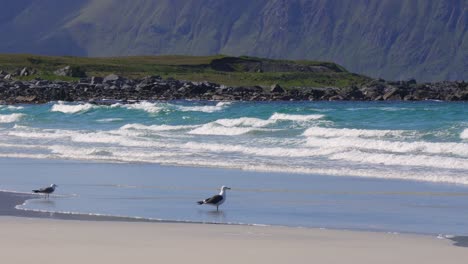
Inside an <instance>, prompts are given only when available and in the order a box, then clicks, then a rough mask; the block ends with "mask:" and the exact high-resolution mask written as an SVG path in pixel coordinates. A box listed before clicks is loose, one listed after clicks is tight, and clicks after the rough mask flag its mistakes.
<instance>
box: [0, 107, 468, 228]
mask: <svg viewBox="0 0 468 264" xmlns="http://www.w3.org/2000/svg"><path fill="white" fill-rule="evenodd" d="M0 158H6V161H4V162H3V163H4V164H5V165H8V164H10V163H11V162H10V163H9V162H8V161H11V160H12V158H15V159H14V160H16V159H18V158H20V159H33V160H36V162H33V163H32V164H33V165H30V167H31V166H32V167H34V166H37V164H42V163H40V162H39V161H43V162H45V161H47V162H51V161H54V162H57V163H58V164H61V165H60V166H58V167H60V168H63V167H67V166H68V165H69V166H71V167H73V170H72V171H69V172H68V173H69V174H72V175H74V177H72V178H73V179H72V180H70V178H68V177H66V176H64V175H63V174H66V173H65V172H63V171H61V169H56V167H57V166H52V165H50V164H49V163H47V162H46V163H45V164H49V165H50V166H49V168H50V170H51V175H52V176H51V177H52V178H41V176H38V178H36V179H35V180H44V179H48V180H50V181H51V180H54V182H55V183H57V184H59V185H61V184H60V182H62V183H64V184H65V186H67V184H69V185H70V186H67V187H69V188H68V189H65V190H63V189H61V190H62V191H63V193H62V194H63V195H65V196H66V198H63V199H59V201H60V202H57V201H56V203H59V204H60V205H57V204H55V205H54V206H53V208H48V207H47V206H44V204H43V201H39V202H37V201H36V202H34V201H30V202H28V203H27V204H26V205H24V206H23V209H37V210H50V211H54V210H56V211H70V212H72V211H74V212H82V213H102V214H113V215H125V216H138V217H148V218H155V219H165V220H183V221H208V222H210V221H212V222H233V223H257V224H280V225H292V226H315V227H319V226H328V227H330V226H331V227H338V228H339V227H344V228H348V227H349V228H364V229H368V228H370V227H372V226H380V225H379V221H378V219H375V218H376V217H381V218H380V219H381V220H382V221H383V220H384V219H385V218H386V217H385V216H384V215H379V214H378V213H377V212H376V211H379V210H384V211H385V210H396V211H395V212H397V213H396V215H399V216H400V217H401V218H403V219H405V217H409V216H408V215H413V216H414V217H415V218H417V219H425V218H428V219H430V218H431V217H432V218H434V217H436V216H434V215H432V213H434V214H436V212H432V211H431V210H429V209H426V210H422V211H424V212H419V215H420V216H416V214H415V213H412V212H413V211H418V210H415V209H414V207H415V206H412V207H408V208H406V207H404V206H403V207H404V208H405V209H402V208H403V207H402V205H401V203H406V202H407V201H409V202H410V203H413V204H417V205H420V206H421V208H432V207H431V202H430V200H433V201H434V202H435V204H437V206H438V208H439V210H441V211H442V212H439V213H441V214H442V213H443V214H445V215H447V218H449V219H451V220H454V221H455V222H450V223H448V222H447V221H448V220H447V221H445V222H444V221H443V220H441V221H439V222H440V223H439V224H438V225H430V226H429V227H427V229H432V230H438V231H440V232H461V233H463V232H468V229H467V228H465V226H464V224H461V223H464V222H463V221H466V222H468V212H467V211H466V210H461V208H464V206H466V207H468V199H466V198H467V197H466V196H468V192H467V190H468V104H466V103H445V102H432V101H431V102H269V103H252V102H235V103H228V102H221V103H220V102H189V101H175V102H139V103H135V104H127V105H124V104H119V103H115V104H112V105H107V106H98V105H92V104H88V103H81V104H76V103H75V104H71V103H63V102H56V103H50V104H46V105H33V106H29V105H23V106H0ZM64 160H68V162H69V163H67V162H65V163H63V161H64ZM61 161H62V162H61ZM52 163H53V162H52ZM96 163H97V164H104V165H102V166H104V167H99V168H101V169H100V170H99V171H101V172H102V173H101V174H105V176H102V175H101V176H98V175H95V174H94V173H93V171H92V170H91V169H84V168H92V164H96ZM34 164H35V165H34ZM53 164H55V163H53ZM64 164H68V165H67V166H65V165H64ZM70 164H71V165H70ZM79 164H81V165H79ZM83 164H86V165H83ZM72 165H73V166H72ZM96 166H97V165H96ZM119 166H122V168H125V169H123V170H124V171H125V170H128V173H126V174H124V175H123V173H122V172H120V170H119V169H116V168H118V167H119ZM173 166H174V167H173ZM4 167H5V166H4ZM7 167H8V166H7ZM20 167H21V166H20ZM105 168H108V170H109V171H105ZM130 168H131V169H130ZM151 168H152V169H151ZM209 168H212V169H209ZM80 170H84V171H83V173H81V174H80V175H77V174H76V173H75V172H76V171H80ZM151 170H155V171H157V172H158V173H155V174H157V175H154V176H151ZM161 170H162V171H165V172H167V173H166V174H164V175H162V174H161V173H160V171H161ZM12 171H14V169H12ZM201 172H203V173H201ZM25 173H26V172H25ZM139 173H142V174H144V176H141V177H139V176H135V175H138V174H139ZM13 174H14V173H13ZM26 174H28V173H26ZM85 174H86V175H85ZM181 174H184V175H181ZM203 174H205V175H208V176H204V175H203ZM214 174H216V175H218V176H216V175H214ZM9 175H12V174H9ZM9 175H2V177H4V179H3V181H4V182H9V184H3V188H2V189H14V190H19V191H21V190H23V189H24V190H26V189H28V188H30V187H32V185H33V184H39V183H40V182H37V181H35V180H32V178H34V176H31V175H28V176H27V177H26V176H24V177H23V176H21V175H23V174H21V175H16V176H15V177H13V176H9ZM90 175H92V176H90ZM42 177H45V176H42ZM15 179H18V182H15ZM19 179H21V180H19ZM102 179H105V183H102V182H101V180H102ZM112 179H115V181H113V180H112ZM118 179H119V180H118ZM156 179H157V180H156ZM120 180H122V181H123V183H119V181H120ZM182 180H184V183H182ZM28 181H30V182H31V184H28ZM132 181H136V182H138V184H133V183H132ZM158 181H162V182H163V183H164V184H163V186H161V187H158ZM223 181H224V182H223ZM72 182H74V183H72ZM76 182H82V183H81V185H79V184H77V183H76ZM186 182H189V183H190V185H187V184H186ZM225 182H233V183H234V184H235V185H237V186H231V187H233V189H234V190H235V189H236V187H237V188H238V192H235V191H233V192H232V193H233V200H235V199H238V201H242V199H241V196H240V193H244V194H249V197H251V198H252V197H253V199H254V200H257V201H263V199H267V200H268V199H270V200H274V201H276V207H275V206H273V205H271V204H268V203H267V202H266V201H263V203H264V204H265V206H267V208H269V210H267V211H268V212H270V213H271V214H272V215H274V216H275V219H276V220H274V221H273V220H269V218H267V217H266V216H265V215H263V216H260V215H259V213H258V215H257V214H256V213H257V212H259V211H258V210H256V209H255V208H256V207H249V206H247V205H245V204H244V205H243V206H245V208H243V207H240V208H238V209H237V210H240V211H242V210H244V209H245V210H247V209H248V210H250V211H249V212H250V214H249V215H248V216H249V217H247V216H243V217H239V215H237V216H236V217H226V216H224V217H221V216H220V215H211V216H210V215H208V216H207V215H204V214H203V213H200V212H204V211H203V210H205V209H200V208H199V207H195V208H196V209H193V210H196V211H194V212H195V213H193V212H192V214H190V215H184V214H183V213H175V211H176V210H175V209H167V208H166V207H164V208H166V209H165V210H163V209H164V208H162V207H161V206H162V205H161V204H159V203H158V201H159V200H161V201H164V199H165V198H164V197H166V198H167V199H172V198H168V197H171V195H173V194H174V193H173V192H175V190H178V187H177V186H178V184H182V185H183V186H184V187H181V189H185V190H186V191H188V194H187V195H188V197H185V196H184V195H182V196H179V198H180V199H179V200H176V201H175V202H174V203H173V204H172V205H171V206H168V208H180V209H182V208H185V210H186V209H187V208H191V206H193V205H192V204H191V203H190V205H189V203H187V202H188V201H189V200H190V201H191V200H193V199H197V197H199V196H200V195H202V194H203V193H206V194H208V195H209V194H214V193H215V192H216V188H217V187H218V185H219V186H220V185H223V184H225ZM273 183H274V184H273ZM100 184H103V185H105V186H114V187H112V188H110V187H109V188H108V189H106V188H104V189H106V192H105V193H107V192H109V193H108V194H109V195H111V196H112V197H115V199H116V200H117V201H113V200H112V199H110V201H108V202H107V203H106V205H105V206H99V208H101V209H99V208H91V207H90V206H84V205H86V203H84V202H83V199H85V198H83V197H82V195H85V194H86V195H88V197H90V196H91V197H94V196H93V195H91V192H92V191H96V189H95V188H91V190H90V189H87V188H85V187H83V186H100ZM272 184H273V185H272ZM75 185H76V186H81V187H73V188H72V187H71V186H75ZM132 186H133V187H132ZM316 186H322V187H324V188H325V190H324V193H322V192H321V190H320V188H317V187H316ZM386 186H387V187H386ZM388 186H391V188H390V187H388ZM408 186H411V188H410V187H408ZM408 188H409V189H408ZM254 190H261V191H260V192H254ZM127 191H130V193H126V192H127ZM152 193H153V194H154V193H157V194H158V195H160V194H161V193H162V194H161V195H163V196H164V197H163V198H161V197H159V196H158V195H156V196H157V197H159V198H158V199H159V200H158V199H156V198H154V197H153V196H152V195H151V194H152ZM175 193H177V192H175ZM259 193H260V194H259ZM346 193H348V194H346ZM356 193H358V194H359V193H361V194H362V195H358V194H356ZM376 193H377V194H376ZM405 193H406V195H405ZM71 194H73V195H71ZM139 194H141V195H143V196H145V195H146V196H145V197H149V198H148V200H149V201H151V203H150V202H148V203H146V202H142V199H140V198H141V197H140V196H138V195H139ZM374 194H375V195H377V197H378V198H376V197H374V196H375V195H374ZM380 194H381V195H380ZM432 194H434V195H432ZM67 195H70V196H67ZM119 195H122V196H121V197H120V196H119ZM177 195H178V194H175V196H176V198H177ZM236 195H237V196H236ZM348 195H350V196H351V198H350V197H347V196H348ZM379 195H380V196H379ZM119 197H120V198H119ZM124 197H127V198H128V199H125V198H124ZM129 197H130V198H129ZM131 197H133V198H131ZM135 197H137V198H135ZM138 197H140V198H138ZM282 197H284V201H283V200H282ZM384 197H385V199H384ZM153 198H154V199H153ZM176 198H175V199H176ZM186 198H187V200H185V199H186ZM188 198H190V199H188ZM199 198H206V197H199ZM325 198H326V199H325ZM86 199H89V198H86ZM316 199H317V200H316ZM348 199H349V201H348ZM392 199H395V201H393V200H392ZM405 199H407V200H405ZM425 199H429V201H428V200H425ZM444 199H445V200H444ZM338 200H340V201H341V202H342V203H343V204H344V205H346V206H344V207H340V206H336V204H335V206H333V205H330V207H331V208H334V210H335V211H333V210H331V211H330V212H329V213H330V215H329V216H328V217H327V215H326V214H325V215H323V214H318V215H320V216H318V215H317V214H315V213H314V212H315V211H314V210H312V209H310V208H315V207H314V206H315V205H316V206H317V207H318V208H322V207H323V208H325V207H326V206H325V205H324V204H323V203H322V202H324V201H328V202H329V203H330V204H334V202H337V203H341V202H340V201H338ZM442 200H443V201H444V202H442ZM124 201H125V202H124ZM182 201H184V202H182ZM293 201H294V202H293ZM351 201H354V203H355V204H354V205H353V204H349V203H351ZM398 202H400V204H398ZM361 203H362V204H361ZM441 203H442V204H444V205H441ZM448 203H449V204H448ZM87 204H94V201H89V200H88V201H87ZM143 204H145V206H146V207H144V208H141V206H142V205H143ZM149 204H153V205H149ZM366 204H368V206H364V205H366ZM281 205H283V207H281ZM165 206H166V205H165ZM268 206H269V207H268ZM387 206H388V207H387ZM223 207H225V208H229V207H231V208H230V211H228V210H225V211H223V212H224V213H226V214H229V215H231V210H234V209H233V208H236V207H235V205H233V204H232V203H230V204H229V205H228V204H226V205H223ZM380 207H381V209H379V208H380ZM442 207H443V208H446V207H447V208H451V210H448V211H450V212H443V211H444V210H442V209H440V208H442ZM86 208H88V209H86ZM102 208H108V209H105V210H104V209H102ZM274 208H276V209H275V210H277V211H275V210H274ZM278 208H281V209H278ZM308 208H309V209H310V210H311V211H308ZM338 208H341V210H343V212H348V213H349V215H348V216H346V217H344V218H340V219H336V218H335V217H334V215H333V214H336V215H335V216H336V217H339V216H340V212H341V211H340V210H339V209H338ZM418 208H419V207H418ZM454 208H455V209H454ZM208 209H209V208H207V209H206V210H208ZM211 209H212V208H211ZM199 210H202V211H199ZM324 210H325V209H324ZM360 210H361V211H360ZM208 211H209V210H208ZM325 211H326V210H325ZM155 212H156V213H155ZM209 212H212V211H209ZM276 212H282V213H281V214H278V215H277V214H275V213H276ZM363 212H367V213H363ZM372 212H375V214H372ZM288 213H289V214H288ZM447 213H448V214H447ZM265 214H267V213H265ZM351 215H353V216H351ZM313 216H316V218H314V217H313ZM361 216H365V217H364V219H363V217H361ZM220 217H221V218H220ZM353 217H354V218H353ZM464 217H466V218H464ZM318 219H320V221H319V220H318ZM366 219H369V221H366ZM372 219H374V220H372ZM462 219H465V220H462ZM397 220H398V218H397V219H396V220H395V221H390V222H389V223H387V224H383V223H382V224H381V227H382V229H388V230H400V231H414V232H425V231H428V230H426V229H425V228H422V227H423V226H424V225H421V224H420V222H417V221H416V223H419V224H414V223H413V224H411V225H410V224H406V225H405V224H398V221H397ZM412 220H415V219H412ZM412 220H411V221H412ZM432 220H434V219H432ZM408 221H409V220H408ZM411 221H409V222H411ZM434 221H435V220H434ZM457 221H458V222H457ZM384 222H385V221H384ZM402 222H405V221H403V220H402ZM327 223H328V224H327ZM359 223H361V224H359ZM448 224H452V227H450V228H449V227H443V226H445V225H448ZM453 225H455V226H453ZM460 225H461V226H460ZM418 226H419V227H418ZM377 229H378V228H377ZM421 229H424V230H421Z"/></svg>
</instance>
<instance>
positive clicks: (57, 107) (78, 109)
mask: <svg viewBox="0 0 468 264" xmlns="http://www.w3.org/2000/svg"><path fill="white" fill-rule="evenodd" d="M96 107H98V106H96V105H92V104H89V103H86V104H78V105H69V104H65V103H63V102H59V103H57V104H54V105H53V106H52V108H51V109H50V111H51V112H61V113H64V114H76V113H84V112H87V111H89V110H91V109H93V108H96Z"/></svg>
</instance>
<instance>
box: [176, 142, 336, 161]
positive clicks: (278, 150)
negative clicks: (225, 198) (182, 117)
mask: <svg viewBox="0 0 468 264" xmlns="http://www.w3.org/2000/svg"><path fill="white" fill-rule="evenodd" d="M184 149H191V150H195V151H197V152H198V151H208V152H212V153H213V152H214V153H220V152H225V153H228V152H239V153H242V154H247V155H254V156H264V157H314V156H322V155H328V154H330V152H329V151H328V150H325V151H324V150H321V149H311V148H285V147H250V146H243V145H227V144H210V143H197V142H188V143H186V144H184Z"/></svg>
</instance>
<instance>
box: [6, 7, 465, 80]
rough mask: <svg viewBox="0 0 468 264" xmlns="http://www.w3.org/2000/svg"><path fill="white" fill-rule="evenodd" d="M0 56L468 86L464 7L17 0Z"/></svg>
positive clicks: (9, 11)
mask: <svg viewBox="0 0 468 264" xmlns="http://www.w3.org/2000/svg"><path fill="white" fill-rule="evenodd" d="M5 2H6V3H2V8H1V9H0V35H1V36H2V41H1V42H0V53H35V54H45V55H78V56H107V57H108V56H125V55H141V54H149V55H161V54H186V55H212V54H229V55H234V56H240V55H249V56H259V57H268V58H283V59H308V60H324V61H334V62H337V63H339V64H340V65H343V66H344V67H346V68H347V69H349V70H350V71H352V72H357V73H361V74H365V75H368V76H372V77H375V78H378V77H382V78H384V79H388V80H407V79H410V78H415V79H417V80H419V81H440V80H468V70H467V69H468V34H467V29H468V2H467V1H466V0H450V1H447V0H355V1H354V0H353V1H348V0H288V1H285V0H254V1H252V0H238V1H231V0H204V1H199V0H160V1H148V0H105V1H104V0H74V1H63V0H43V1H34V0H16V1H5Z"/></svg>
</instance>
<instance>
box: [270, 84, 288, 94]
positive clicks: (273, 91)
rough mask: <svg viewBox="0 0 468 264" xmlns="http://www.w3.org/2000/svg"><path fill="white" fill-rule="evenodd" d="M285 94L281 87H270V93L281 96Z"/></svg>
mask: <svg viewBox="0 0 468 264" xmlns="http://www.w3.org/2000/svg"><path fill="white" fill-rule="evenodd" d="M285 92H286V91H285V90H284V89H283V88H282V87H281V86H279V84H273V85H272V86H271V89H270V93H278V94H282V93H285Z"/></svg>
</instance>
